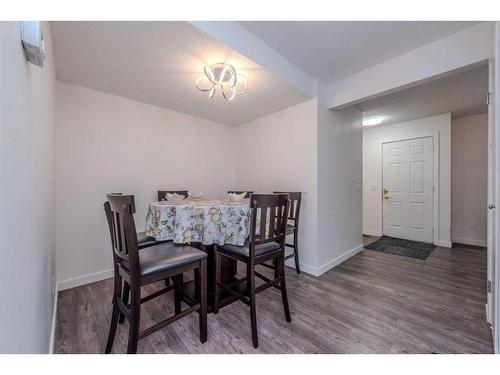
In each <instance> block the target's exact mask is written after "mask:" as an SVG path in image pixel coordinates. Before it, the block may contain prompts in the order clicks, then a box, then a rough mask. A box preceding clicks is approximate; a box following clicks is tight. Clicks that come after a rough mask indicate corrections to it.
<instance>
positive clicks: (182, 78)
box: [51, 22, 308, 125]
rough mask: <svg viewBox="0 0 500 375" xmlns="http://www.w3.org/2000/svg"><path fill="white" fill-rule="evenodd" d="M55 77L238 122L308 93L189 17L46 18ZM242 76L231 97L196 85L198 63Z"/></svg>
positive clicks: (302, 98) (199, 71) (295, 101)
mask: <svg viewBox="0 0 500 375" xmlns="http://www.w3.org/2000/svg"><path fill="white" fill-rule="evenodd" d="M51 27H52V34H53V44H54V53H55V62H56V76H57V79H58V80H61V81H65V82H70V83H74V84H77V85H80V86H85V87H89V88H92V89H96V90H100V91H104V92H107V93H110V94H114V95H119V96H123V97H126V98H130V99H134V100H137V101H141V102H144V103H148V104H152V105H156V106H160V107H164V108H168V109H172V110H175V111H179V112H184V113H188V114H191V115H194V116H197V117H201V118H205V119H209V120H213V121H217V122H221V123H225V124H230V125H239V124H242V123H245V122H248V121H251V120H254V119H256V118H259V117H261V116H264V115H266V114H269V113H272V112H276V111H278V110H280V109H283V108H286V107H289V106H292V105H295V104H298V103H300V102H303V101H305V100H307V99H308V97H306V96H305V95H304V94H303V93H301V92H300V91H298V90H297V89H295V88H294V87H292V86H291V85H289V84H288V83H286V82H285V81H283V80H281V79H279V78H278V77H276V76H274V75H273V74H271V73H269V72H268V71H267V70H265V69H263V68H262V67H260V66H259V65H257V64H255V63H254V62H252V61H251V60H249V59H248V58H246V57H244V56H242V55H240V54H238V53H236V52H235V51H234V50H232V49H230V48H229V47H226V46H225V45H223V44H221V43H219V42H217V41H216V40H214V39H212V38H211V37H209V36H208V35H206V34H205V33H203V32H201V31H200V30H199V29H197V28H195V27H194V26H192V25H191V24H190V23H188V22H52V24H51ZM216 62H227V63H231V64H233V65H234V66H235V67H236V69H237V70H238V71H239V72H241V73H243V74H244V75H245V76H246V77H247V81H248V90H247V92H246V93H245V94H244V95H243V96H238V97H236V98H235V99H234V100H233V101H231V102H228V101H226V100H224V99H223V98H222V97H221V95H218V94H219V93H218V94H217V95H216V97H215V98H214V99H211V100H210V99H209V98H208V96H207V93H206V92H201V91H199V90H198V89H196V87H195V81H196V79H197V78H198V77H199V76H200V75H202V74H203V66H204V65H205V64H213V63H216Z"/></svg>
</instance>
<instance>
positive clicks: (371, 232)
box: [363, 230, 382, 237]
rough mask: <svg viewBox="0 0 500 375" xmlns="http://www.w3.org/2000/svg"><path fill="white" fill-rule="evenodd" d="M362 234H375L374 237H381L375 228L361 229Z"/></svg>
mask: <svg viewBox="0 0 500 375" xmlns="http://www.w3.org/2000/svg"><path fill="white" fill-rule="evenodd" d="M363 235H364V236H376V237H382V233H380V232H377V231H375V230H373V231H371V230H363Z"/></svg>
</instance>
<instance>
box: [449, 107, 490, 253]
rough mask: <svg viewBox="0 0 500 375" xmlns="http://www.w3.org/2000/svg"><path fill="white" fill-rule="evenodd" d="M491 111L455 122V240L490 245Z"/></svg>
mask: <svg viewBox="0 0 500 375" xmlns="http://www.w3.org/2000/svg"><path fill="white" fill-rule="evenodd" d="M487 173H488V114H487V113H484V114H479V115H474V116H467V117H461V118H457V119H453V120H452V121H451V239H452V241H453V242H459V243H465V244H470V245H477V246H486V230H487V223H486V219H487V205H488V203H487V177H488V176H487Z"/></svg>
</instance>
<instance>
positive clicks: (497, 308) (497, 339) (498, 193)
mask: <svg viewBox="0 0 500 375" xmlns="http://www.w3.org/2000/svg"><path fill="white" fill-rule="evenodd" d="M493 29H494V30H493V38H492V40H493V48H492V50H493V51H492V52H493V53H492V55H493V56H492V57H491V58H490V61H491V60H493V61H492V64H493V66H494V70H495V77H494V84H493V87H492V96H493V103H492V104H493V105H492V108H491V109H492V111H493V116H494V121H493V126H494V133H495V134H494V137H493V138H494V145H493V147H494V150H495V151H494V153H495V156H494V158H495V163H496V164H495V169H496V173H495V176H494V179H495V191H494V193H493V199H494V202H489V203H493V204H496V205H498V204H499V203H500V187H499V183H500V171H499V167H500V152H499V150H498V148H499V146H500V115H499V108H500V97H499V95H498V93H499V92H500V61H499V60H500V22H495V24H494V27H493ZM499 209H500V208H498V207H497V208H496V209H495V210H494V220H495V228H494V229H495V231H494V233H493V236H494V240H495V244H494V248H493V249H492V259H491V260H492V262H493V267H492V271H493V275H492V284H493V285H492V288H493V293H492V304H493V306H492V307H493V309H492V311H491V313H492V315H493V317H492V318H493V319H492V336H493V348H494V352H495V353H497V354H498V353H500V246H499V243H498V241H499V240H500V238H499V225H500V223H499V215H498V210H499Z"/></svg>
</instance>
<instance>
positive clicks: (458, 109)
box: [356, 65, 488, 125]
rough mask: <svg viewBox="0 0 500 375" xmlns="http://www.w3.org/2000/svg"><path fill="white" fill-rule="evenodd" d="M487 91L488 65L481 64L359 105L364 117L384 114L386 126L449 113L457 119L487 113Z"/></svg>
mask: <svg viewBox="0 0 500 375" xmlns="http://www.w3.org/2000/svg"><path fill="white" fill-rule="evenodd" d="M487 92H488V66H487V65H481V66H479V67H476V68H474V69H471V70H467V71H463V72H459V73H455V74H453V75H450V76H447V77H444V78H440V79H437V80H435V81H432V82H428V83H424V84H421V85H419V86H415V87H412V88H409V89H406V90H402V91H398V92H395V93H392V94H388V95H385V96H381V97H378V98H375V99H371V100H368V101H365V102H362V103H358V104H357V105H356V106H357V107H358V108H359V109H360V110H361V111H362V112H363V118H366V117H371V116H382V117H383V118H384V121H383V123H382V125H389V124H394V123H399V122H404V121H411V120H415V119H417V118H422V117H428V116H434V115H438V114H441V113H447V112H451V116H452V118H456V117H463V116H469V115H474V114H478V113H485V112H487V111H488V108H487V105H486V94H487Z"/></svg>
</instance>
